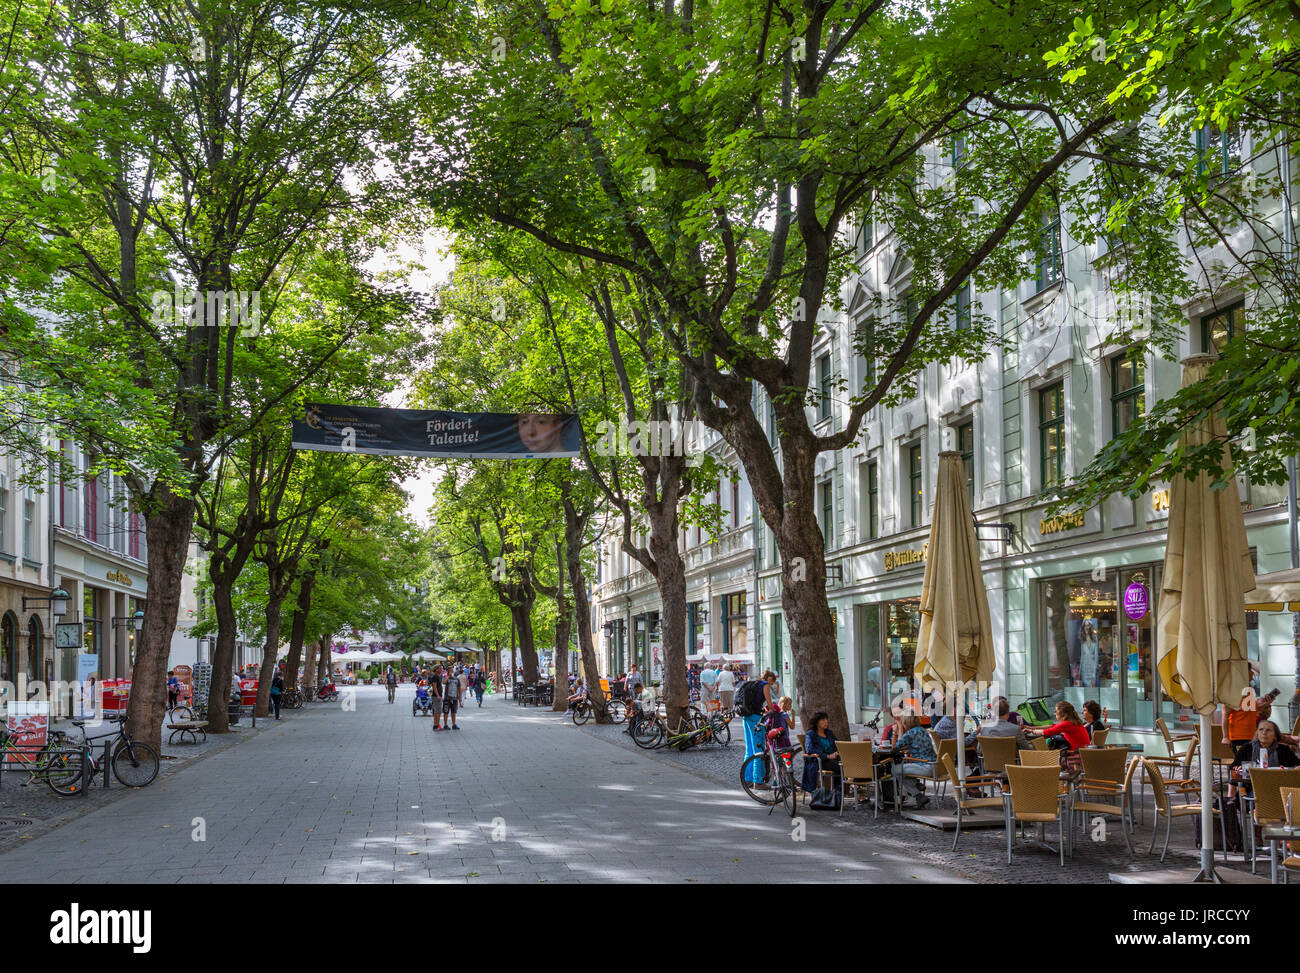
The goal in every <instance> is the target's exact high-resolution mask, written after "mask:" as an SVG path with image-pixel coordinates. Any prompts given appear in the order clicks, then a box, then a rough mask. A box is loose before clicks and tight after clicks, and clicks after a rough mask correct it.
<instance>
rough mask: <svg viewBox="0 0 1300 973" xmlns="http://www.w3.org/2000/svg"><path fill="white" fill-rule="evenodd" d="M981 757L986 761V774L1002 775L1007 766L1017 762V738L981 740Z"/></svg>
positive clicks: (986, 737) (988, 738) (985, 737)
mask: <svg viewBox="0 0 1300 973" xmlns="http://www.w3.org/2000/svg"><path fill="white" fill-rule="evenodd" d="M978 742H979V745H980V756H981V757H983V759H984V773H986V774H1000V773H1002V770H1003V768H1004V767H1006V765H1007V764H1013V763H1015V762H1016V738H1015V737H989V736H981V737H980V738H979V741H978Z"/></svg>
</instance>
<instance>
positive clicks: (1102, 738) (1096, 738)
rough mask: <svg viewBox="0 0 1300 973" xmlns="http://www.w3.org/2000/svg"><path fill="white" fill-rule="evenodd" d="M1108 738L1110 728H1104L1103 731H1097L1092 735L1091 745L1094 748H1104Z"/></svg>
mask: <svg viewBox="0 0 1300 973" xmlns="http://www.w3.org/2000/svg"><path fill="white" fill-rule="evenodd" d="M1108 736H1110V727H1105V728H1104V729H1101V730H1097V731H1096V732H1095V733H1093V735H1092V745H1093V746H1094V747H1104V746H1105V745H1106V738H1107V737H1108Z"/></svg>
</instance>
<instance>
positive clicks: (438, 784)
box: [0, 686, 961, 884]
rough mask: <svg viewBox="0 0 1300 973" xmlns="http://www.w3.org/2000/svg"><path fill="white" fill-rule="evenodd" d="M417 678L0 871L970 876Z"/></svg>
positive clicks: (249, 749)
mask: <svg viewBox="0 0 1300 973" xmlns="http://www.w3.org/2000/svg"><path fill="white" fill-rule="evenodd" d="M412 694H413V690H412V689H411V688H410V687H409V686H403V687H401V688H400V689H399V692H398V697H397V703H396V704H395V705H389V704H388V703H387V701H386V694H385V691H384V689H383V687H359V688H358V689H357V691H356V697H355V701H356V705H355V709H353V710H352V711H348V710H347V709H345V707H344V706H343V705H341V704H330V705H328V706H326V705H321V706H315V704H308V706H307V708H306V709H304V710H300V711H297V712H295V713H291V714H287V718H286V719H285V720H283V721H281V723H279V724H270V725H269V726H268V727H267V728H266V729H265V731H263V727H262V723H261V721H259V724H258V732H257V733H256V734H255V735H250V736H249V738H247V739H245V740H244V741H243V742H242V743H241V744H240V745H239V746H237V747H229V746H227V747H225V748H224V749H221V750H220V751H218V752H215V753H212V754H211V755H210V756H208V757H206V758H205V759H203V760H201V761H197V762H193V763H192V764H191V765H190V766H188V767H186V768H184V770H183V772H179V773H175V774H174V775H172V776H170V778H169V779H168V780H167V781H165V783H166V786H165V787H163V786H159V784H162V783H164V782H162V781H160V782H159V784H155V785H154V786H151V787H148V788H145V789H142V790H139V791H131V792H128V793H123V794H122V795H121V796H120V797H118V798H117V799H116V800H115V801H114V802H113V803H112V805H111V806H108V807H100V808H97V809H95V810H93V811H91V812H90V813H87V814H85V815H83V816H81V817H79V818H76V819H75V820H71V821H69V822H67V823H65V824H63V825H62V826H61V827H59V828H58V829H57V830H56V831H53V832H52V833H49V834H46V835H43V836H41V837H38V838H33V839H31V840H27V841H24V842H22V843H21V844H20V845H19V846H18V847H16V848H13V849H12V850H10V851H8V852H7V853H4V854H2V855H0V880H2V881H9V882H14V881H21V882H93V883H97V882H105V881H113V882H167V883H175V882H181V883H190V882H222V883H234V882H262V883H280V882H285V881H288V882H355V881H360V882H447V883H474V884H477V883H489V882H492V883H501V882H528V883H538V882H608V881H664V882H757V881H761V880H766V881H770V880H772V879H773V878H776V879H778V880H780V881H782V882H798V881H866V882H916V883H934V882H945V881H946V882H951V881H961V877H960V876H959V874H958V873H957V871H955V870H953V869H951V868H945V867H939V866H937V865H935V864H933V863H931V862H928V861H926V860H924V859H923V858H922V857H921V856H919V855H917V854H915V853H914V852H913V851H911V850H910V849H908V848H907V847H906V846H904V845H899V844H897V843H895V844H890V845H886V844H883V843H881V844H877V843H876V842H875V841H874V840H870V841H864V840H863V838H864V835H863V834H862V833H861V832H860V831H858V830H857V829H854V828H852V827H844V826H839V825H837V823H836V822H835V821H833V820H832V819H831V818H833V816H810V815H809V816H804V817H803V818H802V819H797V823H796V824H795V825H792V823H791V821H790V819H789V818H788V817H784V816H783V815H782V813H781V812H780V811H779V810H778V811H777V812H776V813H775V814H772V815H770V816H769V815H768V814H767V812H766V811H765V810H764V809H763V808H760V807H759V806H758V805H756V804H754V803H753V802H752V801H750V800H749V799H748V798H747V797H745V795H744V793H743V792H742V791H741V790H740V788H739V787H738V786H735V785H734V784H731V783H727V782H723V781H722V780H721V779H720V778H719V779H714V778H710V777H708V776H701V775H700V774H699V773H698V772H696V771H695V770H694V769H693V768H687V767H685V766H675V765H673V764H671V763H668V762H666V761H665V760H663V759H662V758H660V757H659V756H657V755H650V754H644V753H641V752H639V751H634V750H630V749H628V750H625V749H619V748H617V747H611V746H609V745H607V744H606V743H604V742H601V740H598V739H594V738H593V734H592V733H591V732H589V731H586V730H583V729H579V728H576V727H574V726H573V725H572V723H571V722H570V721H569V720H567V719H566V718H563V717H562V716H561V715H560V714H554V713H551V712H549V711H545V710H542V711H539V710H537V709H528V710H526V711H525V710H523V709H521V708H519V707H517V706H516V705H515V704H514V703H513V702H511V701H508V700H502V699H501V698H500V697H488V699H487V700H485V702H484V706H483V708H482V709H479V708H477V707H474V706H471V707H469V708H468V709H466V710H465V711H464V712H463V713H462V719H461V724H462V726H463V729H462V730H461V731H460V732H450V731H447V732H442V733H433V732H431V727H432V722H433V721H432V720H431V719H429V718H427V717H413V716H412V715H411V705H410V704H411V698H412ZM603 729H604V728H602V731H603ZM734 749H735V753H736V754H737V755H738V754H739V753H740V748H739V747H738V746H737V747H735V748H734ZM110 793H111V792H110ZM798 837H803V838H805V839H806V840H802V841H800V840H795V839H796V838H798ZM199 839H202V840H199Z"/></svg>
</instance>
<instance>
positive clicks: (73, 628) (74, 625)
mask: <svg viewBox="0 0 1300 973" xmlns="http://www.w3.org/2000/svg"><path fill="white" fill-rule="evenodd" d="M81 646H82V638H81V622H59V623H58V624H57V625H55V626H54V647H55V648H56V649H79V648H81Z"/></svg>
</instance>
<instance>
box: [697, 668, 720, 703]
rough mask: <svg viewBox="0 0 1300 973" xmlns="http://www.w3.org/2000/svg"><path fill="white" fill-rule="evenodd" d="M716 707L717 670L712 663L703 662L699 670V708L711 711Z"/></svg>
mask: <svg viewBox="0 0 1300 973" xmlns="http://www.w3.org/2000/svg"><path fill="white" fill-rule="evenodd" d="M717 708H718V670H717V669H716V668H714V665H713V663H711V662H706V663H704V668H703V669H702V670H701V671H700V709H702V710H704V712H706V713H711V712H713V711H714V710H716V709H717Z"/></svg>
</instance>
